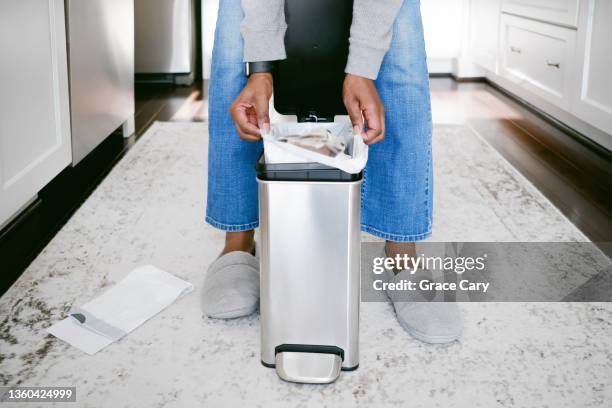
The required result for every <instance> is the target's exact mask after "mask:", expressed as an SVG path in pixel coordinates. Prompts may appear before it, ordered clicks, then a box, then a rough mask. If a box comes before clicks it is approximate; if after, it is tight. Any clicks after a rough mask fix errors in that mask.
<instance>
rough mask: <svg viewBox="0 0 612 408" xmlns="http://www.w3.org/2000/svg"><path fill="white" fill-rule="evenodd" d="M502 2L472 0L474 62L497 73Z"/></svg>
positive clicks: (471, 41)
mask: <svg viewBox="0 0 612 408" xmlns="http://www.w3.org/2000/svg"><path fill="white" fill-rule="evenodd" d="M500 7H501V0H471V2H470V45H469V52H470V57H471V58H472V60H473V61H474V62H475V63H476V64H478V65H480V66H482V67H483V68H485V69H488V70H489V71H491V72H495V73H496V72H497V47H498V43H499V17H500Z"/></svg>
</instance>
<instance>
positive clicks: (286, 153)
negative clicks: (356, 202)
mask: <svg viewBox="0 0 612 408" xmlns="http://www.w3.org/2000/svg"><path fill="white" fill-rule="evenodd" d="M262 138H263V141H264V157H265V160H266V163H269V164H279V163H312V162H316V163H321V164H325V165H326V166H330V167H335V168H337V169H340V170H342V171H345V172H347V173H351V174H356V173H359V172H360V171H361V170H363V168H364V167H365V165H366V162H367V161H368V146H367V145H366V144H365V143H364V142H363V138H362V137H361V136H360V135H356V134H354V133H353V128H352V126H351V124H350V123H348V122H345V123H335V122H334V123H277V124H274V125H272V127H271V130H270V133H268V134H262Z"/></svg>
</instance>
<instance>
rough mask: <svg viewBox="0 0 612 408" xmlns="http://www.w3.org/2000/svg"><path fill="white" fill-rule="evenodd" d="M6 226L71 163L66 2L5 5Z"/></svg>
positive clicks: (0, 104) (2, 158)
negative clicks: (65, 21)
mask: <svg viewBox="0 0 612 408" xmlns="http://www.w3.org/2000/svg"><path fill="white" fill-rule="evenodd" d="M0 55H1V59H0V83H1V87H0V88H1V89H2V92H1V93H0V225H3V224H5V223H6V222H7V220H9V219H10V218H11V217H12V216H13V215H14V214H16V213H17V212H18V211H19V210H20V209H21V208H22V207H23V206H24V205H26V204H27V203H28V201H30V200H31V199H32V198H33V197H35V196H36V194H37V193H38V191H39V190H40V189H41V188H42V187H43V186H44V185H45V184H47V183H48V182H49V181H50V180H51V179H52V178H53V177H55V176H56V175H57V174H58V173H59V172H60V171H62V169H64V168H65V167H66V166H68V165H69V164H70V162H71V146H70V117H69V101H68V75H67V59H66V33H65V23H64V0H2V1H1V2H0Z"/></svg>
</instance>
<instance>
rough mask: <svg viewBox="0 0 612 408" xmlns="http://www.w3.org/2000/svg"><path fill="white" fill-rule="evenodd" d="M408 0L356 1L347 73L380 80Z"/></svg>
mask: <svg viewBox="0 0 612 408" xmlns="http://www.w3.org/2000/svg"><path fill="white" fill-rule="evenodd" d="M403 2H404V0H354V3H353V23H352V25H351V34H350V38H349V43H350V45H349V56H348V61H347V64H346V69H345V72H346V73H347V74H352V75H358V76H361V77H365V78H369V79H376V77H377V76H378V71H379V70H380V65H381V64H382V60H383V58H384V56H385V54H386V53H387V51H388V50H389V46H390V45H391V37H392V34H393V24H394V22H395V18H396V17H397V14H398V13H399V10H400V8H401V6H402V3H403Z"/></svg>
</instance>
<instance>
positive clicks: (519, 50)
mask: <svg viewBox="0 0 612 408" xmlns="http://www.w3.org/2000/svg"><path fill="white" fill-rule="evenodd" d="M510 51H512V52H516V53H517V54H520V53H521V52H522V51H521V49H520V48H516V47H510Z"/></svg>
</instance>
